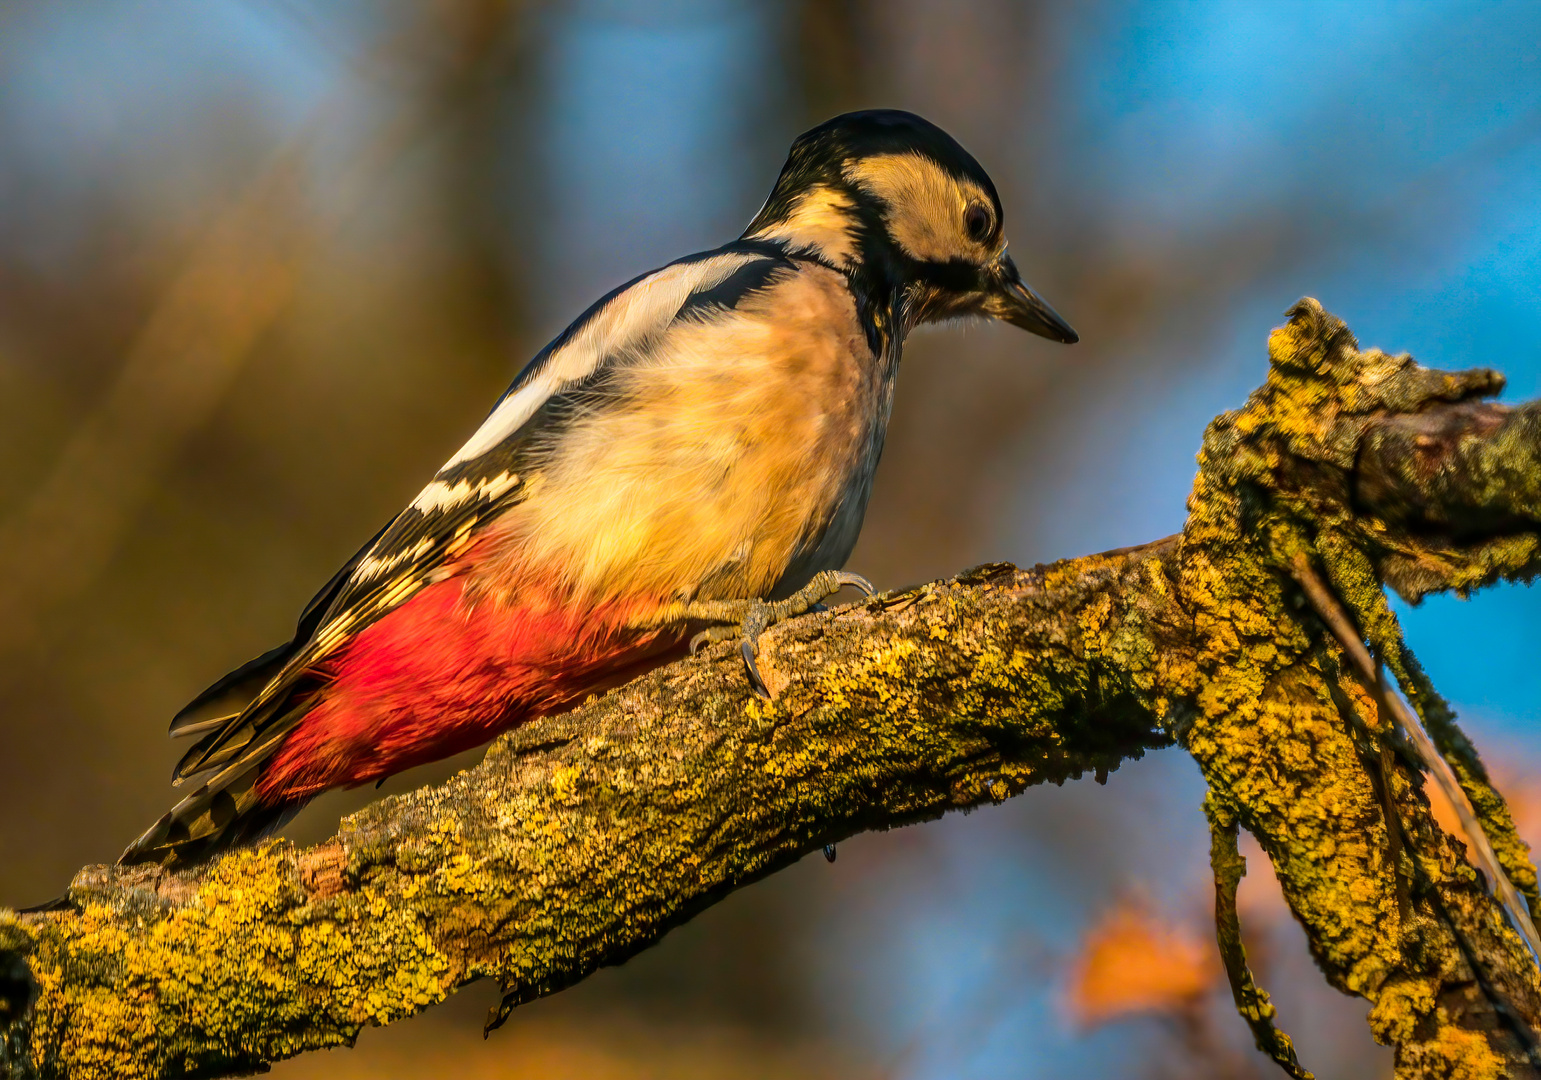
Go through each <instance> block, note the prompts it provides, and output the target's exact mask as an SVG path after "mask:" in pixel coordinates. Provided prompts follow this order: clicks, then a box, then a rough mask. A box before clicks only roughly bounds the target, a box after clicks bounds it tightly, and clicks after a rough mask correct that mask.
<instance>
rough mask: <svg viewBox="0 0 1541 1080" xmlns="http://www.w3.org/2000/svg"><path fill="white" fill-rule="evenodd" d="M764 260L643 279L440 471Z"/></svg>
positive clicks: (688, 267)
mask: <svg viewBox="0 0 1541 1080" xmlns="http://www.w3.org/2000/svg"><path fill="white" fill-rule="evenodd" d="M760 258H763V256H760V255H751V254H746V253H743V252H729V253H726V254H722V255H713V256H712V257H711V258H709V259H702V260H701V261H700V262H692V263H678V264H676V265H673V266H666V267H664V268H663V269H662V270H659V271H658V272H656V273H654V274H650V275H649V276H647V277H645V278H643V279H642V280H641V281H639V282H637V283H636V284H635V285H633V286H632V287H631V288H629V289H627V290H626V291H625V292H623V293H621V294H620V295H619V296H617V297H615V298H614V299H613V300H611V301H610V302H609V303H608V304H606V305H605V306H604V308H602V309H601V310H600V311H599V312H598V313H596V314H595V315H594V316H593V317H592V318H590V319H589V320H588V321H587V322H585V323H584V324H583V326H582V327H581V328H580V329H579V330H578V332H577V333H575V334H574V335H573V336H572V339H571V340H570V341H568V342H567V343H566V344H565V345H563V346H562V347H561V348H560V349H557V350H556V351H555V352H554V353H552V354H551V355H550V356H549V357H548V358H547V360H546V363H545V365H544V366H543V367H542V368H541V369H540V371H539V372H537V373H536V374H535V375H534V377H532V378H531V379H530V381H529V382H527V383H525V385H523V386H521V387H520V388H519V389H518V390H516V391H514V392H513V393H512V394H509V395H508V396H507V397H505V398H504V399H503V400H502V401H501V402H500V403H499V404H498V406H497V408H495V409H493V410H492V414H491V415H490V416H488V417H487V419H486V420H484V421H483V422H482V426H481V427H479V428H477V429H476V433H475V434H474V435H472V436H471V438H470V439H469V440H468V441H467V442H466V444H465V445H464V446H462V447H461V448H460V449H459V450H457V451H456V452H455V456H454V457H452V458H450V459H449V460H448V461H447V462H445V463H444V468H443V469H440V470H439V471H440V472H441V473H442V472H443V471H444V469H449V468H452V467H453V466H456V465H459V464H461V463H462V462H465V461H470V460H471V459H473V458H478V457H481V456H482V455H483V454H485V453H487V451H489V450H491V449H492V448H493V447H495V446H497V445H498V444H499V443H501V442H503V441H504V440H505V439H507V438H508V437H509V436H510V435H513V434H514V433H515V432H516V431H518V430H519V429H520V428H521V427H523V426H524V425H525V424H526V423H528V422H529V419H530V417H532V416H534V415H535V413H536V411H537V410H538V409H539V408H540V407H541V406H542V405H544V404H545V403H546V401H547V400H549V399H550V397H551V396H552V395H553V394H556V393H558V392H560V391H561V390H563V389H564V388H565V387H567V386H570V385H572V384H573V383H575V382H578V381H580V380H582V379H586V378H587V377H588V376H590V375H592V374H593V373H594V372H595V371H597V370H598V369H599V366H600V365H601V364H602V363H604V361H605V359H606V358H607V357H614V356H616V355H618V354H623V353H625V352H627V351H629V350H635V349H638V348H640V347H642V346H643V345H644V344H645V343H646V342H647V341H648V340H649V339H650V338H653V337H655V336H657V335H659V334H661V333H663V332H664V330H666V329H667V328H668V326H669V324H670V323H671V322H672V321H673V320H674V316H675V315H676V314H678V313H679V310H680V307H681V306H682V305H683V304H684V303H685V301H686V300H687V299H689V298H690V294H691V293H694V292H700V291H703V290H706V289H710V288H712V287H713V286H715V285H719V284H721V283H722V282H724V281H726V280H727V279H728V278H729V277H731V276H732V275H733V274H734V273H735V272H736V271H738V270H739V269H741V268H742V267H744V266H746V265H747V264H749V263H751V262H754V261H755V260H757V259H760ZM439 486H444V485H439ZM457 486H458V485H457ZM434 487H435V485H433V484H430V485H429V486H428V488H427V489H425V490H424V491H423V493H422V494H421V495H419V496H418V499H419V500H422V499H425V498H430V497H433V498H437V497H438V496H430V492H432V491H433V490H434ZM412 505H414V506H417V505H418V504H417V503H413V504H412Z"/></svg>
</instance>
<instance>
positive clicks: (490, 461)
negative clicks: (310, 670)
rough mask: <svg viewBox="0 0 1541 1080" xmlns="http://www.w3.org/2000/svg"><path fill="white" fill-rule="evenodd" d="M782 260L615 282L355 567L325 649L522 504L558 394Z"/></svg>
mask: <svg viewBox="0 0 1541 1080" xmlns="http://www.w3.org/2000/svg"><path fill="white" fill-rule="evenodd" d="M779 262H780V260H777V259H775V258H774V257H773V256H767V255H765V254H762V253H759V252H746V251H732V250H728V251H721V252H717V253H712V254H708V255H704V256H696V257H694V258H691V259H686V260H682V261H680V262H677V263H672V264H670V265H669V266H666V267H664V268H663V269H661V270H657V271H654V272H653V273H651V274H648V275H645V276H643V277H641V278H638V279H637V280H635V281H632V282H629V283H628V284H626V285H623V286H622V287H621V288H619V289H617V290H616V291H615V292H613V293H611V294H610V295H608V296H606V297H604V298H603V299H601V300H600V301H599V302H597V303H596V304H595V305H594V306H593V307H591V308H590V309H589V310H588V311H586V312H585V313H584V314H583V315H581V316H580V317H579V318H578V319H577V320H576V321H575V322H574V323H573V324H572V325H571V326H570V327H569V328H568V329H567V330H565V331H564V332H563V333H562V334H561V335H559V336H558V337H557V338H556V339H555V340H554V341H552V343H551V344H550V345H548V346H547V347H546V348H545V349H543V350H542V351H541V352H540V353H539V354H537V356H536V357H535V358H534V359H533V360H532V361H531V362H530V363H529V364H528V365H527V366H526V367H525V368H524V370H523V371H521V372H520V373H519V375H518V377H517V378H516V379H515V380H514V382H513V384H512V385H511V386H510V387H509V389H508V391H507V392H506V393H505V394H504V395H503V397H502V398H501V399H499V401H498V403H497V404H496V405H495V406H494V408H493V410H492V412H491V413H490V414H489V415H488V416H487V418H486V420H484V421H483V422H482V424H481V426H480V427H478V428H477V430H476V431H475V433H474V434H472V436H471V438H470V439H468V440H467V441H466V443H465V444H464V445H463V446H462V447H461V448H460V449H459V450H457V451H456V452H455V454H454V455H453V456H452V457H451V458H450V459H449V461H447V462H446V463H445V464H444V466H443V467H442V468H441V469H440V470H439V472H438V474H437V475H436V476H435V477H434V479H433V481H432V482H430V483H429V484H428V485H427V486H426V487H425V488H423V490H422V491H421V492H420V493H419V494H418V495H417V497H416V498H415V499H413V501H412V503H411V504H410V505H409V506H408V507H407V508H406V509H405V510H403V511H402V512H401V514H399V515H398V516H397V518H396V519H395V520H394V521H393V522H392V523H391V524H390V525H389V526H388V527H387V528H386V530H385V532H384V533H382V534H381V535H380V536H379V537H378V538H377V539H376V540H375V541H374V542H373V543H372V544H371V545H370V546H369V547H368V548H367V549H366V550H365V551H364V552H363V553H362V557H360V558H358V559H357V560H356V562H355V564H354V566H353V569H352V571H351V573H350V575H349V578H348V581H347V583H346V584H345V585H344V586H343V587H342V588H341V589H340V590H339V591H338V594H337V596H336V597H335V598H334V599H333V600H332V601H331V602H330V604H329V608H328V611H327V614H326V616H325V617H324V618H323V620H322V622H321V626H320V627H319V628H318V632H317V634H316V638H315V640H316V642H317V644H318V645H321V646H322V651H326V650H327V649H329V648H330V646H331V643H332V641H334V640H341V639H342V638H343V637H346V636H347V635H349V634H351V633H355V632H357V630H359V629H360V628H362V626H363V625H365V624H367V623H368V622H370V621H373V620H374V619H376V618H379V617H380V616H381V615H382V614H384V613H385V612H386V611H389V610H390V609H391V608H392V607H395V606H396V605H398V604H400V603H401V602H402V601H404V600H406V599H407V598H409V597H410V596H411V595H412V594H413V593H414V592H415V591H416V590H417V589H418V588H421V587H422V586H423V585H425V584H429V583H431V582H432V581H434V580H438V579H439V578H440V577H442V576H443V574H444V573H445V572H446V564H448V563H449V562H451V561H452V560H453V559H454V557H455V556H456V555H458V554H460V553H461V552H462V551H464V550H465V549H466V547H467V546H468V545H469V544H470V543H471V541H472V539H473V538H474V537H475V536H476V535H477V534H478V533H479V532H480V531H481V530H482V529H483V528H485V527H486V525H487V524H488V523H490V522H491V521H492V520H494V519H496V518H497V517H498V515H500V514H501V513H503V512H504V511H505V510H506V509H507V508H508V507H509V506H511V505H514V504H516V503H518V502H519V501H521V500H522V499H524V498H526V497H527V495H528V493H529V489H530V486H531V482H532V481H534V480H536V474H537V473H538V472H539V469H540V461H539V458H540V456H541V455H540V454H539V453H538V450H539V449H540V445H541V444H540V438H539V436H540V430H541V429H542V428H543V427H547V426H552V425H557V426H560V425H561V424H562V423H563V422H564V419H563V418H564V411H563V410H562V409H560V408H555V407H553V406H556V405H559V404H560V403H561V399H562V398H564V396H567V395H571V394H573V393H574V392H581V389H582V388H583V387H584V386H585V385H587V384H590V383H593V382H595V381H596V380H602V379H603V378H604V377H605V374H606V372H607V371H608V370H610V369H613V368H615V367H617V366H624V365H630V364H635V363H637V362H638V361H639V360H640V359H643V358H645V357H646V356H647V355H648V353H649V351H650V350H652V349H655V348H657V346H658V343H659V342H660V340H661V339H662V338H663V337H664V336H665V335H666V334H667V333H668V332H669V330H670V327H671V326H673V325H676V324H677V323H679V322H680V321H681V320H684V319H688V318H689V317H690V316H691V314H692V312H693V311H695V310H699V309H700V308H701V307H702V306H703V305H707V306H709V305H711V304H712V303H713V302H714V297H720V296H721V295H722V292H723V289H724V286H732V285H734V284H735V283H737V284H739V285H740V286H741V287H742V286H743V285H744V284H754V283H757V282H758V281H760V280H763V279H764V278H766V277H767V276H768V275H769V274H770V272H771V271H772V270H773V269H774V268H775V266H776V265H777V264H779ZM746 279H754V280H753V281H747V280H746ZM328 639H331V640H328Z"/></svg>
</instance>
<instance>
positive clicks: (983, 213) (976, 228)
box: [963, 203, 991, 244]
mask: <svg viewBox="0 0 1541 1080" xmlns="http://www.w3.org/2000/svg"><path fill="white" fill-rule="evenodd" d="M963 228H964V231H966V232H967V233H968V238H969V239H970V240H972V241H974V242H975V243H976V244H982V243H984V241H985V238H986V237H988V236H989V235H990V228H991V221H990V211H988V210H986V209H985V208H984V207H983V206H980V205H979V204H978V203H975V204H974V205H972V206H970V207H969V208H968V209H967V210H965V211H963Z"/></svg>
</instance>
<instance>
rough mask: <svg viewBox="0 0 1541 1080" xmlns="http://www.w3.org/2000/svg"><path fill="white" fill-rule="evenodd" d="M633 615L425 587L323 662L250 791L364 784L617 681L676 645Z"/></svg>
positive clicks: (294, 795) (277, 799)
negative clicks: (631, 622) (313, 689)
mask: <svg viewBox="0 0 1541 1080" xmlns="http://www.w3.org/2000/svg"><path fill="white" fill-rule="evenodd" d="M637 610H638V605H636V604H619V603H610V604H605V605H600V606H590V607H582V608H580V607H574V606H562V605H555V604H552V605H547V604H540V605H531V604H524V605H518V604H508V603H499V602H497V601H495V600H493V599H491V598H486V597H480V596H477V597H474V598H473V597H470V596H468V595H467V593H466V578H464V577H460V576H457V577H452V578H449V579H448V580H445V581H441V582H439V583H437V584H434V585H429V586H427V587H426V588H424V589H423V590H422V591H421V592H420V593H418V594H417V595H416V596H415V597H413V598H412V599H411V600H410V601H408V602H407V603H405V604H403V605H402V606H401V607H399V608H397V609H396V610H394V611H392V612H391V613H390V614H388V615H386V616H385V617H384V618H382V619H380V620H379V621H378V622H376V623H374V624H373V625H371V626H369V627H367V628H366V629H364V630H363V631H361V632H360V633H359V634H358V635H357V636H356V637H354V638H353V639H352V640H351V641H350V642H348V643H347V644H346V645H345V646H343V647H342V648H341V649H339V650H338V652H337V654H336V655H335V656H334V657H332V658H331V659H330V660H329V661H328V662H327V665H326V670H325V672H324V674H326V675H327V676H328V678H327V681H326V682H325V684H324V685H323V686H322V688H321V689H320V690H319V691H317V693H316V696H315V698H314V699H313V701H314V704H313V705H312V707H311V709H310V711H309V712H308V713H307V714H306V716H305V718H304V719H303V720H301V721H300V723H299V725H298V726H297V727H296V728H295V730H294V732H293V734H291V735H290V736H289V737H288V738H287V739H286V740H285V741H284V743H283V745H282V746H281V747H280V748H279V750H278V752H277V753H275V754H274V755H273V758H272V759H271V760H270V761H269V762H268V763H267V765H266V766H265V767H264V768H263V770H262V775H261V777H260V778H259V779H258V782H257V791H258V793H259V795H260V796H261V798H262V801H263V802H264V803H267V804H268V805H280V804H284V803H290V802H298V801H302V800H305V799H308V798H310V797H312V796H314V795H317V794H319V793H320V792H322V791H324V790H326V789H327V788H333V787H352V786H356V785H359V784H364V783H368V782H372V781H375V780H378V779H381V778H383V777H386V776H389V775H391V774H392V773H397V772H400V771H401V770H403V769H408V768H411V767H412V766H414V765H421V764H423V763H425V762H429V761H435V760H438V759H439V758H444V757H448V756H449V755H451V754H454V753H458V752H459V751H461V750H466V749H469V748H471V747H473V746H478V745H480V744H482V743H485V742H487V741H488V740H489V739H491V738H492V737H493V736H494V735H496V734H497V733H498V732H500V731H504V730H506V729H507V728H510V727H513V726H515V725H516V724H519V723H521V722H523V721H525V720H529V719H531V718H533V717H536V716H541V715H545V714H547V713H551V712H555V711H558V710H560V709H563V708H566V707H568V706H570V705H572V704H573V703H575V702H576V701H578V700H581V699H582V698H583V697H584V696H586V695H588V694H591V693H595V692H597V691H600V690H604V689H608V688H609V687H611V686H615V685H618V684H619V683H621V682H623V681H625V680H626V679H627V678H629V677H630V676H631V675H632V674H634V672H635V669H636V667H637V666H638V665H640V664H641V663H643V662H645V661H648V660H656V659H657V657H658V656H659V655H660V654H661V653H664V652H667V651H669V650H671V649H673V648H676V647H677V646H678V645H679V634H678V632H676V631H657V630H654V631H645V632H643V631H636V630H630V629H627V628H626V626H625V624H626V622H627V620H628V618H630V617H632V616H633V615H634V614H635V612H636V611H637Z"/></svg>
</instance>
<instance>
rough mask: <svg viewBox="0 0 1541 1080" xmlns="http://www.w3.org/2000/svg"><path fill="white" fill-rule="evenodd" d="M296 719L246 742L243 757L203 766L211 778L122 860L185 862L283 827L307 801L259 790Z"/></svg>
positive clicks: (294, 712)
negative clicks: (279, 798) (269, 797)
mask: <svg viewBox="0 0 1541 1080" xmlns="http://www.w3.org/2000/svg"><path fill="white" fill-rule="evenodd" d="M303 712H304V710H303V709H295V710H292V711H291V716H292V717H294V719H290V718H289V717H286V718H285V719H287V720H289V723H280V724H279V725H276V726H277V727H278V728H279V729H280V730H277V731H272V730H269V731H267V732H264V735H265V736H266V737H265V738H264V739H263V740H262V742H261V744H260V745H258V746H255V747H249V746H248V747H246V748H245V751H244V752H243V753H242V754H241V756H240V758H239V760H237V761H235V762H234V763H233V764H230V765H227V766H226V767H225V768H223V769H216V770H212V775H210V773H211V770H209V769H204V770H203V771H202V775H204V776H207V777H208V778H207V779H206V780H204V781H203V782H202V783H201V784H199V785H198V787H197V788H196V789H195V790H194V791H192V792H191V793H189V794H188V795H187V796H186V797H185V798H184V799H182V801H181V802H179V803H177V804H176V805H175V806H173V807H172V808H171V809H170V810H168V811H167V812H166V813H165V814H163V815H162V816H161V818H160V820H159V821H157V822H156V823H155V824H154V825H151V826H150V827H149V828H148V829H146V830H145V831H144V833H143V834H141V835H140V836H139V838H138V839H136V840H135V841H134V842H133V843H132V844H130V845H129V846H128V848H127V849H126V850H125V851H124V852H123V854H122V855H120V856H119V857H118V862H119V864H120V865H128V864H131V863H142V862H159V863H162V864H163V865H166V866H177V865H183V864H186V863H190V862H196V861H198V860H200V859H205V858H207V857H209V856H210V855H213V854H216V853H218V852H220V851H224V850H226V849H227V848H232V847H237V846H239V845H241V844H249V843H254V842H256V841H257V840H260V839H262V838H263V837H265V836H267V835H268V834H270V833H271V832H273V830H275V829H278V828H281V827H282V826H283V824H284V823H285V822H286V821H288V820H289V819H290V818H292V817H293V816H294V815H295V813H297V812H298V811H299V809H300V807H302V806H303V805H304V804H305V803H306V802H308V801H309V800H308V799H307V800H300V801H298V802H286V803H280V804H276V805H275V804H272V803H267V802H264V801H263V799H262V798H261V796H260V794H259V793H258V791H257V781H258V779H259V777H260V774H261V768H262V765H263V764H264V763H266V761H267V759H268V758H269V757H271V756H272V754H273V752H274V751H275V750H277V749H278V747H279V744H281V743H282V742H283V741H284V739H285V738H286V737H287V736H288V734H289V732H290V730H291V729H292V727H293V724H294V723H295V722H297V719H298V715H303Z"/></svg>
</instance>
